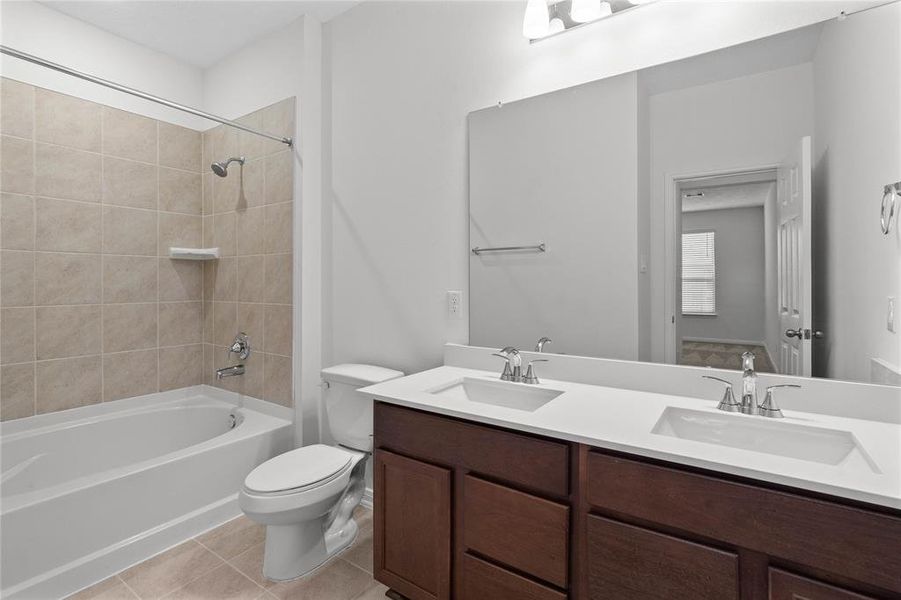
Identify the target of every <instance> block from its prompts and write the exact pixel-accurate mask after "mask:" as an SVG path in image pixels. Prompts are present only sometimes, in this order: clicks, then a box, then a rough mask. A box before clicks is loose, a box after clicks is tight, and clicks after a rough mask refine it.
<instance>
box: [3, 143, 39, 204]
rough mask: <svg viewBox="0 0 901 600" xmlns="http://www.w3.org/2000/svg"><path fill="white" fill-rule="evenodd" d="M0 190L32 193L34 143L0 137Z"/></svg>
mask: <svg viewBox="0 0 901 600" xmlns="http://www.w3.org/2000/svg"><path fill="white" fill-rule="evenodd" d="M0 190H2V191H4V192H13V193H16V194H33V193H34V142H31V141H28V140H20V139H19V138H14V137H9V136H6V135H4V136H0Z"/></svg>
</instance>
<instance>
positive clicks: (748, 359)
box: [741, 352, 759, 415]
mask: <svg viewBox="0 0 901 600" xmlns="http://www.w3.org/2000/svg"><path fill="white" fill-rule="evenodd" d="M755 358H756V357H755V356H754V353H753V352H745V353H744V354H742V355H741V369H742V371H743V373H742V375H741V412H742V413H744V414H746V415H756V414H758V413H759V406H758V404H757V372H756V371H754V359H755Z"/></svg>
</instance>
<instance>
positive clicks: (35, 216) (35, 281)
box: [31, 86, 38, 415]
mask: <svg viewBox="0 0 901 600" xmlns="http://www.w3.org/2000/svg"><path fill="white" fill-rule="evenodd" d="M35 135H37V93H36V92H35V88H34V87H33V86H32V88H31V139H32V142H31V189H32V191H33V192H35V193H37V191H38V182H37V179H38V175H37V164H38V159H37V155H38V153H37V146H36V145H35V142H34V137H35ZM31 210H32V218H31V225H32V228H31V229H32V237H31V249H32V256H31V261H32V267H31V268H32V274H31V279H32V281H31V285H32V290H31V292H32V299H31V303H32V305H34V304H35V303H37V300H38V255H37V252H35V250H37V247H38V204H37V197H36V196H32V198H31ZM32 319H33V324H34V331H33V335H34V338H33V341H32V355H31V359H32V361H33V364H32V372H33V373H34V376H33V377H32V382H33V384H34V390H32V400H33V404H34V412H32V414H34V415H36V414H38V363H37V358H38V311H37V309H36V308H32Z"/></svg>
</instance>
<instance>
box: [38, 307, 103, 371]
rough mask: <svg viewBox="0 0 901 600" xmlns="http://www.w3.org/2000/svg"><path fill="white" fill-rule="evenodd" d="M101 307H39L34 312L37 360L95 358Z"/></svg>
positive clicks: (98, 338) (98, 341) (97, 348)
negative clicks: (91, 355)
mask: <svg viewBox="0 0 901 600" xmlns="http://www.w3.org/2000/svg"><path fill="white" fill-rule="evenodd" d="M100 331H101V329H100V305H98V304H87V305H78V306H40V307H38V308H37V309H36V310H35V352H36V354H37V360H47V359H51V358H69V357H72V356H85V355H89V354H97V352H98V351H99V349H100Z"/></svg>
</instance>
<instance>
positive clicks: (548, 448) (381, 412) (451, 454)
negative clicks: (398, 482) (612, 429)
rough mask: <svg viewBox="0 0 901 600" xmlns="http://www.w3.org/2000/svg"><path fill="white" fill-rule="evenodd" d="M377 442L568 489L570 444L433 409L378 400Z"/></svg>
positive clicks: (540, 487) (528, 483) (559, 492)
mask: <svg viewBox="0 0 901 600" xmlns="http://www.w3.org/2000/svg"><path fill="white" fill-rule="evenodd" d="M375 443H376V445H377V447H380V448H386V449H388V450H394V451H395V452H400V453H401V454H409V455H412V456H418V457H421V458H423V459H425V460H429V461H432V462H435V463H440V464H445V465H454V466H457V467H462V468H464V469H467V470H471V471H475V472H477V473H481V474H483V475H488V476H490V477H491V478H492V479H498V480H501V481H506V482H509V483H511V484H515V485H517V486H519V487H523V488H526V489H529V490H533V491H536V492H540V493H544V494H547V495H549V496H556V497H560V498H563V497H565V496H566V495H567V494H568V493H569V446H568V445H567V444H565V443H560V442H552V441H550V440H545V439H541V438H536V437H532V436H528V435H523V434H518V433H513V432H511V431H506V430H504V429H496V428H493V427H488V426H485V425H475V424H473V423H466V422H463V421H458V420H456V419H451V418H449V417H441V416H437V415H433V414H429V413H424V412H420V411H417V410H412V409H409V408H403V407H399V406H392V405H390V404H385V403H383V402H377V403H376V405H375Z"/></svg>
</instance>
